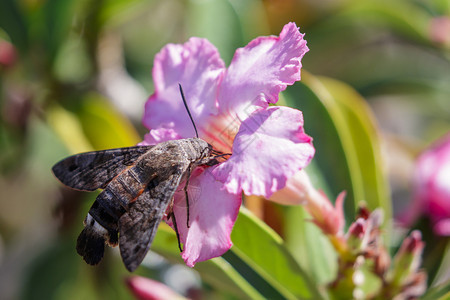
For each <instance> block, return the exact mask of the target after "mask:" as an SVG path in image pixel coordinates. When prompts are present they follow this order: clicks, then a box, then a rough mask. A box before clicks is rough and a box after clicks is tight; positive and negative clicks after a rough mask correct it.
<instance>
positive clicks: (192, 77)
mask: <svg viewBox="0 0 450 300" xmlns="http://www.w3.org/2000/svg"><path fill="white" fill-rule="evenodd" d="M223 72H224V63H223V61H222V59H221V58H220V56H219V52H218V51H217V49H216V48H215V47H214V46H213V45H212V44H211V43H210V42H209V41H208V40H206V39H200V38H191V39H189V41H188V42H186V43H185V44H183V45H179V44H168V45H167V46H165V47H164V48H163V49H162V50H161V51H160V52H159V53H158V54H157V55H156V56H155V62H154V66H153V80H154V83H155V93H154V94H153V95H152V96H150V98H149V99H148V101H147V102H146V104H145V113H144V117H143V123H144V125H145V126H146V127H147V128H148V129H155V128H161V127H162V128H171V129H174V130H175V131H176V132H177V133H178V134H179V135H180V136H181V137H185V138H188V137H193V136H195V132H194V128H193V126H192V123H191V121H190V119H189V116H188V113H187V112H186V108H185V107H184V105H183V102H182V100H181V95H180V91H179V87H178V84H181V86H182V87H183V90H184V94H185V96H186V102H187V104H188V106H189V110H190V111H191V113H192V116H193V118H194V121H195V122H196V124H197V123H201V122H202V120H204V118H206V117H208V116H209V115H210V114H215V113H216V112H217V104H216V95H217V85H218V83H219V82H220V78H221V76H222V73H223Z"/></svg>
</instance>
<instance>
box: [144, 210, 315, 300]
mask: <svg viewBox="0 0 450 300" xmlns="http://www.w3.org/2000/svg"><path fill="white" fill-rule="evenodd" d="M163 228H164V227H163ZM231 238H232V241H233V244H234V245H233V247H232V248H231V249H230V251H228V252H227V253H226V254H225V255H223V257H222V258H215V259H212V260H209V261H206V262H201V263H198V264H196V266H195V270H197V271H198V272H199V273H200V274H201V275H202V278H203V279H204V280H205V281H206V282H208V283H210V284H211V285H213V286H214V287H216V288H218V289H220V290H223V291H228V292H232V293H233V294H234V295H237V296H239V297H242V295H245V298H251V299H280V298H283V299H320V298H321V295H320V293H319V291H318V289H317V287H316V286H315V284H313V282H312V281H311V280H310V279H309V277H308V276H307V275H306V274H305V272H304V271H303V270H302V269H301V268H300V266H299V265H298V264H297V262H296V261H295V259H294V258H293V256H292V255H291V254H290V252H289V251H288V249H287V248H286V247H285V245H284V243H283V241H282V240H281V238H280V237H279V236H278V235H277V234H276V233H275V232H273V231H272V229H270V228H269V227H268V226H267V225H265V224H264V223H263V222H262V221H260V220H258V219H257V218H256V217H254V216H253V215H252V214H251V213H250V212H249V211H247V210H246V209H244V208H242V209H241V210H240V213H239V217H238V219H237V221H236V224H235V227H234V230H233V233H232V235H231ZM152 249H153V250H154V251H157V252H158V253H160V254H161V255H163V256H164V257H166V258H168V259H169V260H171V261H178V262H180V255H179V253H178V247H177V241H176V236H175V234H174V233H173V232H168V231H166V230H161V229H160V230H159V231H158V234H157V235H156V238H155V241H154V242H153V246H152Z"/></svg>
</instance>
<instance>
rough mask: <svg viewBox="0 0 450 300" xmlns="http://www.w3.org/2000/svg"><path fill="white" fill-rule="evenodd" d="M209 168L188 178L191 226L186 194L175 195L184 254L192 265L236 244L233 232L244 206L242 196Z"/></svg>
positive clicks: (199, 170)
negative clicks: (242, 205) (226, 185)
mask: <svg viewBox="0 0 450 300" xmlns="http://www.w3.org/2000/svg"><path fill="white" fill-rule="evenodd" d="M209 170H210V169H206V170H205V171H203V173H201V174H199V173H200V172H201V168H197V169H196V170H195V171H194V172H193V174H192V175H191V178H190V180H189V186H188V190H189V193H188V194H189V219H190V222H189V223H190V224H189V225H190V227H189V228H187V225H186V216H187V211H186V200H185V198H184V193H183V192H181V193H177V194H176V195H175V201H174V206H173V210H174V213H175V216H176V221H177V229H178V232H179V234H180V240H181V242H182V243H183V244H184V249H183V252H182V253H181V256H182V258H183V259H184V261H185V262H186V265H187V266H189V267H193V266H194V265H195V264H196V263H197V262H200V261H204V260H208V259H211V258H213V257H217V256H220V255H222V254H224V253H225V252H226V251H227V250H228V249H230V247H231V246H232V245H233V244H232V242H231V239H230V234H231V230H232V229H233V225H234V222H235V221H236V218H237V215H238V213H239V207H240V206H241V195H234V194H230V193H228V192H227V191H226V190H224V189H223V188H222V187H223V184H222V183H221V182H219V181H217V180H215V178H214V177H213V176H212V174H211V173H210V171H209ZM181 186H184V185H181ZM169 225H172V224H169ZM172 226H173V225H172Z"/></svg>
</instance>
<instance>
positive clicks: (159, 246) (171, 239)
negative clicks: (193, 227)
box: [151, 224, 264, 299]
mask: <svg viewBox="0 0 450 300" xmlns="http://www.w3.org/2000/svg"><path fill="white" fill-rule="evenodd" d="M151 249H152V251H155V252H157V253H159V254H160V255H162V256H164V257H165V258H166V259H168V260H169V261H170V262H172V263H179V264H184V262H183V260H182V259H181V256H180V252H179V250H178V244H177V237H176V235H175V232H174V231H173V230H172V229H171V228H170V227H169V226H167V225H165V224H162V225H161V226H160V227H159V229H158V232H157V234H156V236H155V239H154V241H153V244H152V248H151ZM195 270H196V271H198V272H199V274H200V275H201V277H202V280H203V281H205V282H207V283H209V284H210V285H211V286H213V287H215V288H216V289H218V290H219V291H222V292H227V293H231V294H232V295H234V296H236V297H238V298H239V299H264V298H263V296H262V295H261V294H260V293H258V292H257V291H256V289H255V288H254V287H252V286H251V285H250V284H249V283H248V282H247V281H246V280H245V278H243V277H242V276H241V275H240V274H239V273H238V272H237V271H236V270H235V269H233V268H232V267H231V266H230V264H229V263H228V262H226V261H225V259H223V258H221V257H217V258H214V259H211V260H208V261H204V262H200V263H197V264H196V265H195Z"/></svg>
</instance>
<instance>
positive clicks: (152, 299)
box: [126, 276, 187, 300]
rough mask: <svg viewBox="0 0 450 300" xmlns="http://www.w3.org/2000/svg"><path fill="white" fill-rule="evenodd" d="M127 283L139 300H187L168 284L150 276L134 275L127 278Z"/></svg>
mask: <svg viewBox="0 0 450 300" xmlns="http://www.w3.org/2000/svg"><path fill="white" fill-rule="evenodd" d="M126 283H127V285H128V288H129V289H130V290H131V292H132V293H133V295H134V296H135V297H136V299H139V300H158V299H172V300H187V298H184V297H183V296H181V295H179V294H177V293H176V292H174V291H173V290H172V289H171V288H169V287H168V286H167V285H165V284H163V283H161V282H158V281H155V280H152V279H149V278H145V277H141V276H133V277H130V278H127V279H126Z"/></svg>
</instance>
